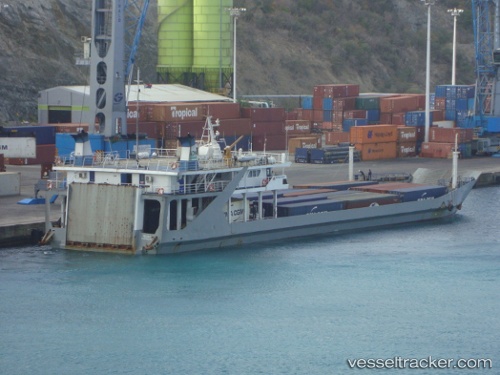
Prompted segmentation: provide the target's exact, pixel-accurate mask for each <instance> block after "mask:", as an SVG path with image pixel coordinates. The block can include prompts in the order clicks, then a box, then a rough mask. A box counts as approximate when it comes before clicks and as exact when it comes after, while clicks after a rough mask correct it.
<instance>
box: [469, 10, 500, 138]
mask: <svg viewBox="0 0 500 375" xmlns="http://www.w3.org/2000/svg"><path fill="white" fill-rule="evenodd" d="M499 5H500V1H499V0H472V18H473V25H474V42H475V52H476V96H475V104H474V105H475V110H474V112H475V114H476V116H475V124H474V126H476V127H480V128H483V129H484V128H485V126H486V118H485V117H486V116H493V117H500V84H499V77H498V73H499V69H498V67H499V64H500V60H497V59H495V58H494V57H495V56H497V54H498V52H499V51H500V50H499V45H498V44H499V41H498V40H499V39H498V34H499V22H498V19H499V16H498V15H499V11H500V8H499ZM492 8H494V9H495V23H494V30H493V29H492V19H493V16H492V12H491V10H492Z"/></svg>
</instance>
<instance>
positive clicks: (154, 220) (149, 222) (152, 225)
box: [142, 199, 161, 234]
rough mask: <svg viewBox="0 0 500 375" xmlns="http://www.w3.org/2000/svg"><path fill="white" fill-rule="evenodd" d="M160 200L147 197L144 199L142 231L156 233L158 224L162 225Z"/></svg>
mask: <svg viewBox="0 0 500 375" xmlns="http://www.w3.org/2000/svg"><path fill="white" fill-rule="evenodd" d="M160 210H161V205H160V202H158V201H155V200H152V199H146V200H145V201H144V219H143V222H144V224H143V228H142V231H143V232H144V233H148V234H154V233H156V230H157V229H158V226H159V225H160Z"/></svg>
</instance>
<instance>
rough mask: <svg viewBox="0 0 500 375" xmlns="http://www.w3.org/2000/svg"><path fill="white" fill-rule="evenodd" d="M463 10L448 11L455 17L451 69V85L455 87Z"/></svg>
mask: <svg viewBox="0 0 500 375" xmlns="http://www.w3.org/2000/svg"><path fill="white" fill-rule="evenodd" d="M463 11H464V10H463V9H457V8H453V9H448V13H450V14H451V16H452V17H453V62H452V67H451V84H452V85H455V65H456V55H457V17H458V16H459V15H460V13H462V12H463Z"/></svg>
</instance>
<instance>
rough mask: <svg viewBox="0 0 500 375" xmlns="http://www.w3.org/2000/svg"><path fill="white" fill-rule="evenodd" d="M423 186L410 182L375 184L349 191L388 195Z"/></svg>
mask: <svg viewBox="0 0 500 375" xmlns="http://www.w3.org/2000/svg"><path fill="white" fill-rule="evenodd" d="M419 186H425V185H423V184H415V183H411V182H384V183H383V184H375V185H368V186H354V187H351V188H350V189H349V190H356V191H365V192H368V193H389V192H391V191H394V190H399V189H408V188H412V187H419Z"/></svg>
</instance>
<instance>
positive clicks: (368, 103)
mask: <svg viewBox="0 0 500 375" xmlns="http://www.w3.org/2000/svg"><path fill="white" fill-rule="evenodd" d="M356 109H365V110H371V109H375V110H380V97H379V96H368V97H357V98H356Z"/></svg>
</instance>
